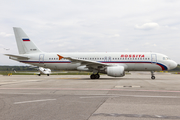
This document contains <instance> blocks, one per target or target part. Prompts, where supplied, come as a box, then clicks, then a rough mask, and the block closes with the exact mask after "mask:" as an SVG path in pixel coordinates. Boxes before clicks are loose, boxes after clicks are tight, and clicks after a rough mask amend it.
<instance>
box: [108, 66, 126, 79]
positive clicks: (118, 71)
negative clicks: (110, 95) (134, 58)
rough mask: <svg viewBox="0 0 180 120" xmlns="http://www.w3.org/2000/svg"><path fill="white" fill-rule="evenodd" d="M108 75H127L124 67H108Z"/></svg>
mask: <svg viewBox="0 0 180 120" xmlns="http://www.w3.org/2000/svg"><path fill="white" fill-rule="evenodd" d="M106 72H107V75H108V76H112V77H123V76H124V75H125V71H124V67H123V66H111V67H107V70H106Z"/></svg>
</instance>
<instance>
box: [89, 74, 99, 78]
mask: <svg viewBox="0 0 180 120" xmlns="http://www.w3.org/2000/svg"><path fill="white" fill-rule="evenodd" d="M90 78H91V79H99V78H100V75H99V74H98V73H97V74H92V75H91V76H90Z"/></svg>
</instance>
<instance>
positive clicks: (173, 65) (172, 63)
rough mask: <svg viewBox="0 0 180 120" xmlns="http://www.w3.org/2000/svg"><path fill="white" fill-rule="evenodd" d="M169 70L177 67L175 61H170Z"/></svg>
mask: <svg viewBox="0 0 180 120" xmlns="http://www.w3.org/2000/svg"><path fill="white" fill-rule="evenodd" d="M169 67H170V69H174V68H176V67H177V63H176V62H175V61H171V64H170V66H169Z"/></svg>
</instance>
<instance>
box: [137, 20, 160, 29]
mask: <svg viewBox="0 0 180 120" xmlns="http://www.w3.org/2000/svg"><path fill="white" fill-rule="evenodd" d="M135 28H136V29H139V30H153V29H157V28H159V24H158V23H154V22H151V23H145V24H143V25H135Z"/></svg>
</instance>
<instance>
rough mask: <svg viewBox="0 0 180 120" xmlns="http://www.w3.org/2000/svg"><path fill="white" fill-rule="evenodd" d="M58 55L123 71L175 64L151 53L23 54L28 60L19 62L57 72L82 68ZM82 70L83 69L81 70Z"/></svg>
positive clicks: (148, 69) (78, 64) (144, 69)
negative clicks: (116, 67)
mask: <svg viewBox="0 0 180 120" xmlns="http://www.w3.org/2000/svg"><path fill="white" fill-rule="evenodd" d="M58 55H61V56H70V57H73V58H77V59H81V60H91V61H97V62H100V63H106V64H112V65H121V66H124V68H125V71H161V70H170V69H173V68H175V67H176V66H177V64H176V63H175V62H174V61H172V60H170V59H169V58H168V57H167V56H166V55H163V54H159V53H152V52H132V53H131V52H110V53H103V52H97V53H96V52H94V53H88V52H84V53H76V52H74V53H44V52H42V53H36V54H24V56H27V57H29V58H30V59H28V60H20V62H23V63H28V64H31V65H35V66H40V67H46V68H50V69H57V70H78V69H77V68H78V67H80V66H82V64H80V63H76V62H71V61H70V60H67V59H64V58H62V59H59V57H58ZM82 70H83V69H82Z"/></svg>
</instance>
